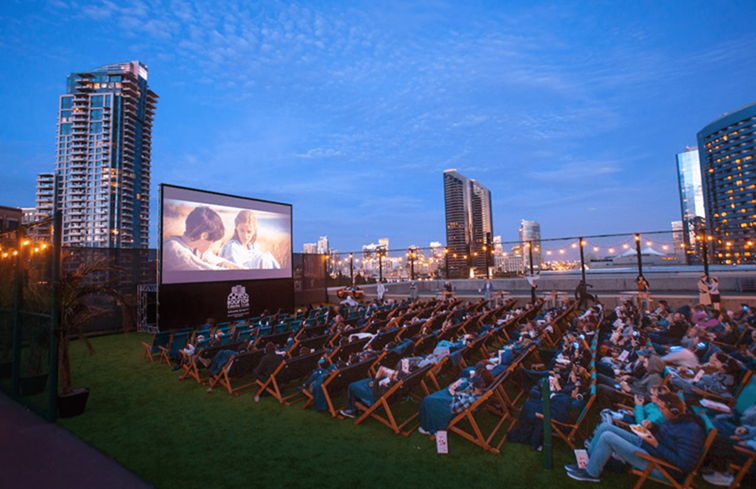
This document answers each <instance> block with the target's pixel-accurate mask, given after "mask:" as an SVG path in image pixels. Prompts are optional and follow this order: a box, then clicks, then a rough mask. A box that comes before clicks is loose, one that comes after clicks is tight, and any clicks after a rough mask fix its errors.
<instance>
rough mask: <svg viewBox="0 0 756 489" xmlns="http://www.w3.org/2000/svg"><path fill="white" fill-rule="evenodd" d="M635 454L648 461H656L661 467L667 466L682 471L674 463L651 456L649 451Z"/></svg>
mask: <svg viewBox="0 0 756 489" xmlns="http://www.w3.org/2000/svg"><path fill="white" fill-rule="evenodd" d="M635 456H636V457H640V458H642V459H643V460H646V461H648V462H651V463H654V464H656V465H659V466H661V467H666V468H668V469H674V470H677V471H680V469H678V468H677V467H675V466H674V465H672V464H670V463H667V462H665V461H664V460H662V459H660V458H656V457H654V456H651V455H649V454H647V453H644V452H635Z"/></svg>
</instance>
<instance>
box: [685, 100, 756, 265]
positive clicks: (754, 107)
mask: <svg viewBox="0 0 756 489" xmlns="http://www.w3.org/2000/svg"><path fill="white" fill-rule="evenodd" d="M698 150H699V152H700V155H701V176H702V183H703V194H704V202H705V203H706V221H707V222H706V228H707V230H708V233H709V235H710V236H711V237H712V244H713V249H714V258H715V260H713V261H716V262H718V263H723V264H739V263H753V262H754V261H756V260H754V254H753V252H754V245H756V159H754V157H756V103H752V104H750V105H747V106H745V107H743V108H740V109H738V110H736V111H734V112H730V113H728V114H725V115H723V116H722V117H720V118H719V119H717V120H715V121H714V122H712V123H710V124H709V125H707V126H706V127H704V128H703V129H702V130H701V131H700V132H699V133H698Z"/></svg>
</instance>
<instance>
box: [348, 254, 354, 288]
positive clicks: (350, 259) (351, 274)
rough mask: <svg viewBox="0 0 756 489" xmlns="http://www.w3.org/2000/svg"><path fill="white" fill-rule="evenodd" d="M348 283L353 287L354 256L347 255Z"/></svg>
mask: <svg viewBox="0 0 756 489" xmlns="http://www.w3.org/2000/svg"><path fill="white" fill-rule="evenodd" d="M349 281H350V282H351V283H352V285H354V254H353V253H349Z"/></svg>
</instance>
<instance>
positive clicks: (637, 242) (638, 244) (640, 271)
mask: <svg viewBox="0 0 756 489" xmlns="http://www.w3.org/2000/svg"><path fill="white" fill-rule="evenodd" d="M635 253H636V254H637V255H638V275H639V276H641V277H642V276H643V259H642V258H641V238H640V234H636V235H635Z"/></svg>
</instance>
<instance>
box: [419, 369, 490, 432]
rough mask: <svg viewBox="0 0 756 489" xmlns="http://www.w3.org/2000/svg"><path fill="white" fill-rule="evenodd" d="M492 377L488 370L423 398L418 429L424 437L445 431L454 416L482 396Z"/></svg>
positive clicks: (457, 381)
mask: <svg viewBox="0 0 756 489" xmlns="http://www.w3.org/2000/svg"><path fill="white" fill-rule="evenodd" d="M486 379H489V382H490V381H493V376H492V375H491V373H490V372H489V371H488V370H483V371H481V375H477V374H476V375H473V376H472V377H470V378H462V379H458V380H456V381H455V382H454V383H452V384H451V385H449V386H448V387H447V388H446V389H441V390H439V391H436V392H434V393H433V394H430V395H428V396H425V397H424V398H423V400H422V402H421V403H420V427H419V428H418V431H419V432H420V433H422V434H424V435H433V434H435V433H436V432H437V431H439V430H443V429H446V427H447V426H448V424H449V421H451V420H452V418H453V417H454V415H455V414H459V413H461V412H462V411H464V410H465V409H467V408H468V407H470V405H472V404H473V403H474V402H475V401H477V400H478V398H479V397H480V396H481V395H482V394H483V391H484V390H485V388H486V386H487V385H488V382H487V381H486Z"/></svg>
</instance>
